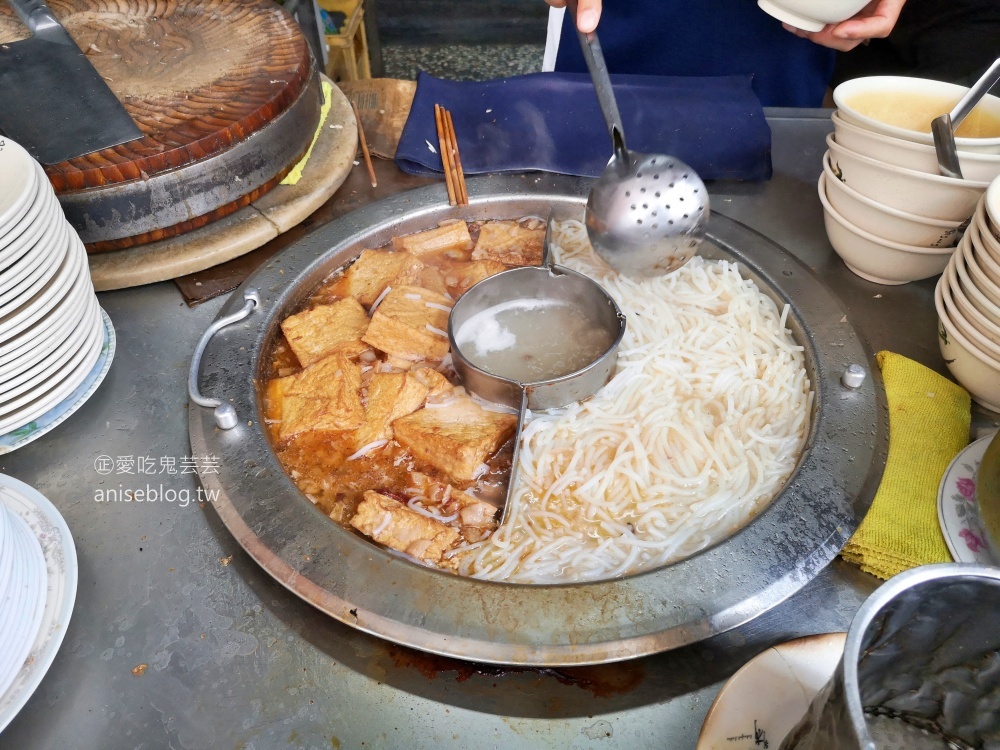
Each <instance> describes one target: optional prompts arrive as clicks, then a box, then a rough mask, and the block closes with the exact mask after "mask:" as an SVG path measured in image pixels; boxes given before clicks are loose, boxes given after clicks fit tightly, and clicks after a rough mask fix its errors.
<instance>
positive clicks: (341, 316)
mask: <svg viewBox="0 0 1000 750" xmlns="http://www.w3.org/2000/svg"><path fill="white" fill-rule="evenodd" d="M367 328H368V314H367V313H366V312H365V309H364V308H363V307H362V306H361V305H360V304H359V303H358V301H357V300H355V299H353V298H351V297H348V298H347V299H342V300H339V301H337V302H334V303H333V304H332V305H320V306H319V307H314V308H313V309H311V310H305V311H304V312H300V313H297V314H296V315H291V316H289V317H287V318H285V319H284V320H283V321H281V331H282V333H284V334H285V339H286V340H287V341H288V345H289V346H290V347H291V349H292V351H293V352H294V353H295V356H296V357H297V358H298V360H299V364H300V365H302V366H303V367H308V366H309V365H311V364H312V363H313V362H318V361H319V360H321V359H323V357H326V356H328V355H330V354H332V353H333V352H334V351H335V350H336V349H337V348H338V347H339V346H340V345H341V344H345V343H347V342H350V341H357V340H359V339H360V338H361V337H362V336H364V334H365V331H366V330H367Z"/></svg>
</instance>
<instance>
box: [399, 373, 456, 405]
mask: <svg viewBox="0 0 1000 750" xmlns="http://www.w3.org/2000/svg"><path fill="white" fill-rule="evenodd" d="M410 376H411V377H414V378H416V379H417V380H418V381H420V382H421V383H423V384H424V385H425V386H427V397H428V398H433V399H437V400H439V401H440V400H442V398H441V397H442V396H447V395H449V394H450V393H451V392H452V391H454V390H455V386H453V385H452V384H451V381H450V380H448V378H446V377H445V376H444V375H442V374H441V373H439V372H438V371H437V370H435V369H434V368H432V367H427V366H426V365H423V366H420V367H414V368H413V369H412V370H411V371H410Z"/></svg>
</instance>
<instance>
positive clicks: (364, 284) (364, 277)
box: [333, 250, 424, 307]
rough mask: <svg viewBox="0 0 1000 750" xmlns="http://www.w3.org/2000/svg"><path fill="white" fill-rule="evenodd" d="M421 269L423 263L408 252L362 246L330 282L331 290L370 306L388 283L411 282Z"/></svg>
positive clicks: (389, 284) (391, 284)
mask: <svg viewBox="0 0 1000 750" xmlns="http://www.w3.org/2000/svg"><path fill="white" fill-rule="evenodd" d="M423 270H424V264H423V263H421V262H420V259H419V258H417V257H416V256H414V255H412V254H410V253H405V252H392V251H390V250H364V251H363V252H362V253H361V255H359V256H358V259H357V260H356V261H354V263H352V264H351V267H350V268H348V269H347V271H346V272H344V275H343V276H342V277H341V278H340V279H339V281H338V282H337V283H336V284H335V285H334V286H333V291H334V292H335V293H336V294H337V295H338V296H340V297H353V298H354V299H356V300H357V301H358V302H360V303H361V304H362V305H364V306H365V307H371V306H372V305H373V304H374V303H375V300H377V299H378V298H379V295H380V294H382V292H383V291H385V288H386V287H387V286H397V285H402V284H412V283H413V282H414V281H416V280H417V278H418V277H419V276H420V272H421V271H423Z"/></svg>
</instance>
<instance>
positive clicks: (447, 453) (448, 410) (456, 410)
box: [392, 397, 517, 485]
mask: <svg viewBox="0 0 1000 750" xmlns="http://www.w3.org/2000/svg"><path fill="white" fill-rule="evenodd" d="M516 426H517V415H515V414H502V413H498V412H492V411H487V410H485V409H483V408H481V407H480V406H479V405H478V404H476V402H474V401H473V400H472V399H470V398H467V397H463V398H459V399H457V400H456V401H455V403H453V404H449V405H448V406H443V407H440V408H437V409H421V410H420V411H416V412H414V413H413V414H410V415H408V416H405V417H403V418H402V419H397V420H396V421H395V422H393V424H392V427H393V431H394V432H395V437H396V441H397V442H398V443H399V444H400V445H402V446H403V447H404V448H406V449H407V450H408V451H409V452H410V453H412V454H413V456H414V458H416V459H417V460H418V461H420V462H421V463H424V464H427V465H429V466H432V467H433V468H434V469H436V470H437V471H438V472H439V473H440V474H443V475H444V476H446V477H448V478H449V479H450V480H451V481H453V482H457V483H459V484H462V485H467V484H469V483H470V482H472V481H473V480H474V479H475V478H476V474H477V472H478V470H479V467H480V465H481V464H483V463H485V461H486V459H488V458H489V457H490V456H492V455H493V454H494V453H496V452H497V450H498V449H499V448H500V446H502V445H503V444H504V443H505V442H507V440H508V439H509V438H510V436H511V435H512V434H513V433H514V429H515V427H516Z"/></svg>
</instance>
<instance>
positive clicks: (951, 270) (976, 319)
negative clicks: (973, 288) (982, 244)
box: [941, 258, 1000, 346]
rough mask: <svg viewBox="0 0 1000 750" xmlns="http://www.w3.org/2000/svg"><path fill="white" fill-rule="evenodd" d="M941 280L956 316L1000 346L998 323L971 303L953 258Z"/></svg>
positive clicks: (999, 327) (999, 324) (999, 325)
mask: <svg viewBox="0 0 1000 750" xmlns="http://www.w3.org/2000/svg"><path fill="white" fill-rule="evenodd" d="M941 278H942V279H944V280H946V283H947V285H948V291H950V292H951V298H952V301H953V302H954V303H955V307H956V308H957V309H958V314H959V315H961V316H962V317H963V318H965V320H966V322H968V323H970V324H971V325H972V327H973V328H975V329H976V330H977V331H979V332H980V333H981V334H982V335H983V336H985V337H986V338H988V339H989V340H990V341H992V342H993V343H994V344H996V345H998V346H1000V323H997V322H996V321H994V320H993V319H991V318H990V317H989V316H987V315H985V314H984V313H982V312H980V310H979V308H977V307H976V305H975V304H974V303H973V302H972V299H971V296H970V295H969V294H968V293H967V292H966V291H965V289H964V288H963V287H962V282H961V281H960V280H959V278H958V271H957V270H956V263H955V258H952V261H951V262H950V263H949V264H948V267H947V268H946V269H945V270H944V274H943V275H942V277H941Z"/></svg>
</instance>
